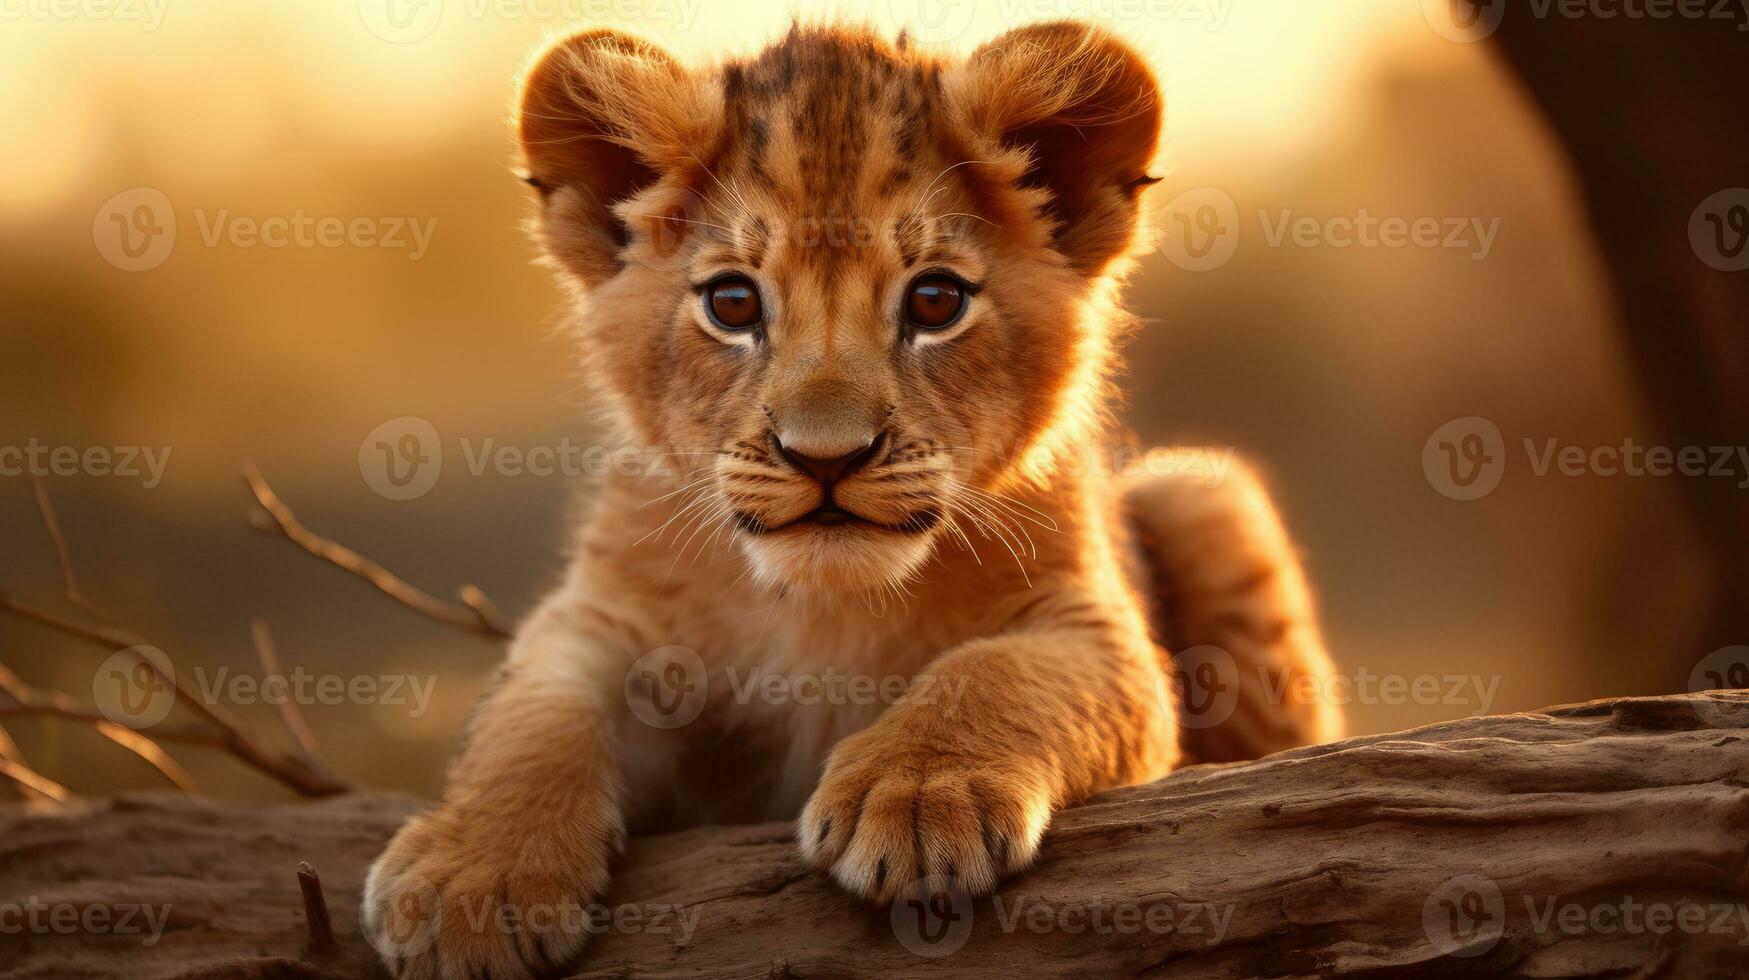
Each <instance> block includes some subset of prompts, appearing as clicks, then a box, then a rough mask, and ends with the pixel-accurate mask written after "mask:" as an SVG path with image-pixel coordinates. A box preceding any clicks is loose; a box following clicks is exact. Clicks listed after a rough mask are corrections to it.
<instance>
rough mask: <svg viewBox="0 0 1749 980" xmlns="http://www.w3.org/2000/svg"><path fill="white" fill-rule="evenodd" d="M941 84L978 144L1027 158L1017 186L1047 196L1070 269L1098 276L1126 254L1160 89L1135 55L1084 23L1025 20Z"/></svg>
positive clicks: (1154, 138)
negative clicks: (1041, 191) (1027, 23)
mask: <svg viewBox="0 0 1749 980" xmlns="http://www.w3.org/2000/svg"><path fill="white" fill-rule="evenodd" d="M950 85H951V89H950V95H949V98H950V100H951V103H952V105H953V107H954V109H955V112H956V113H957V115H958V116H959V118H960V121H961V123H962V124H963V125H964V126H966V127H967V128H969V129H970V130H971V131H972V132H973V134H975V135H976V136H977V137H978V138H979V139H980V140H982V141H983V142H984V144H985V146H986V147H994V148H1001V149H1020V150H1026V151H1028V152H1029V153H1030V154H1031V164H1030V165H1029V166H1028V168H1027V170H1026V174H1025V176H1024V177H1023V178H1022V180H1021V183H1022V184H1023V185H1024V186H1027V187H1038V188H1042V189H1044V190H1045V191H1047V192H1048V193H1049V195H1050V199H1049V202H1048V203H1047V204H1046V205H1045V210H1046V212H1047V214H1048V216H1049V217H1051V218H1053V219H1055V221H1056V222H1057V228H1056V231H1055V234H1054V240H1055V244H1056V246H1057V249H1058V250H1059V251H1061V252H1062V253H1063V254H1064V256H1066V257H1067V258H1068V260H1069V262H1070V264H1071V265H1072V266H1074V267H1075V268H1076V269H1077V270H1079V271H1081V272H1082V273H1083V274H1086V275H1089V276H1092V275H1097V274H1098V273H1100V272H1101V271H1103V270H1104V269H1105V268H1106V266H1107V265H1108V264H1109V263H1110V262H1111V261H1112V260H1113V259H1115V258H1117V257H1118V256H1120V255H1122V254H1124V253H1125V252H1126V251H1128V250H1129V247H1130V243H1131V241H1132V239H1133V236H1134V233H1135V227H1136V220H1137V217H1138V213H1139V209H1140V204H1139V196H1140V192H1141V190H1142V188H1144V187H1146V186H1147V185H1149V184H1151V183H1154V181H1155V178H1151V177H1149V176H1148V166H1149V164H1150V163H1152V161H1153V158H1154V152H1155V148H1156V145H1157V144H1158V142H1159V138H1160V104H1161V96H1160V86H1159V84H1158V83H1157V82H1156V81H1155V80H1154V74H1153V72H1152V71H1150V70H1149V68H1148V66H1147V64H1146V63H1145V62H1144V61H1143V60H1142V58H1141V56H1140V55H1138V54H1137V53H1136V52H1135V51H1134V50H1132V49H1131V48H1130V47H1129V46H1128V45H1126V44H1124V43H1123V42H1122V41H1119V40H1118V39H1117V38H1115V37H1113V36H1112V35H1110V34H1107V33H1106V32H1105V31H1102V30H1099V29H1097V28H1093V27H1088V26H1087V25H1084V24H1072V23H1049V24H1034V25H1030V26H1027V27H1022V28H1017V29H1016V30H1012V31H1009V32H1008V33H1006V34H1003V35H1002V36H1001V37H998V38H996V39H995V40H993V41H990V42H989V43H987V44H985V45H983V46H982V47H980V48H978V49H977V50H976V51H975V52H973V53H972V55H971V57H970V58H968V59H967V60H966V62H965V64H964V65H962V66H960V67H959V68H958V69H957V70H956V71H955V72H954V73H953V75H952V76H951V81H950Z"/></svg>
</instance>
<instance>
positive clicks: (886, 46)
mask: <svg viewBox="0 0 1749 980" xmlns="http://www.w3.org/2000/svg"><path fill="white" fill-rule="evenodd" d="M943 73H944V66H943V64H942V63H941V62H939V61H937V60H935V59H933V58H931V57H928V56H925V55H921V54H918V53H915V52H913V51H911V50H908V49H907V48H905V47H903V46H901V45H895V44H891V43H888V42H887V41H885V40H884V39H882V38H880V37H878V36H876V35H875V34H873V33H870V32H867V31H862V30H853V29H846V28H825V27H800V26H797V27H794V28H792V29H791V30H790V32H789V33H788V35H786V36H785V37H784V38H783V39H782V40H780V41H778V42H777V43H775V44H773V45H771V46H770V47H768V48H766V49H765V50H764V51H763V52H761V53H760V54H758V55H756V56H754V57H752V58H750V59H747V60H744V61H736V62H731V63H729V64H727V65H725V66H724V67H723V68H722V70H721V72H720V79H721V85H722V100H723V111H724V121H725V125H724V126H723V129H722V143H721V145H720V149H719V154H718V157H717V160H716V161H715V162H714V163H713V164H712V167H711V169H712V170H713V172H714V173H715V174H716V175H717V176H718V178H719V179H721V180H725V181H729V182H732V183H734V184H735V186H737V187H741V186H754V187H758V188H760V189H761V190H763V191H765V192H766V193H767V195H768V196H769V198H770V199H771V200H772V201H773V202H774V203H775V204H776V205H777V206H778V207H779V208H781V209H782V210H784V211H786V212H788V213H787V214H786V215H784V216H783V217H785V218H788V219H790V220H792V221H793V220H797V219H803V220H808V221H812V222H815V223H822V222H824V223H831V222H844V223H848V222H853V221H854V222H876V223H885V224H887V225H889V226H893V227H886V228H881V229H878V231H879V233H880V234H883V235H885V236H887V237H889V238H895V239H896V238H897V236H898V234H899V232H900V229H899V228H897V227H896V226H897V225H899V224H901V223H902V219H903V218H904V217H905V215H904V213H903V210H904V209H902V208H894V207H893V205H895V204H897V203H899V201H900V198H901V197H903V195H905V194H906V193H907V192H912V193H914V192H915V190H916V185H917V184H918V182H919V180H922V181H924V182H927V181H928V180H929V179H930V178H931V177H933V176H934V175H935V174H937V173H938V172H940V171H941V170H942V169H943V168H944V167H947V166H949V165H951V164H952V163H953V162H956V161H954V160H950V159H948V157H949V156H951V155H952V154H953V153H955V152H957V151H959V150H960V149H961V147H960V146H959V140H957V139H956V138H955V136H954V133H953V131H952V128H951V127H950V126H949V125H947V122H946V121H947V119H948V118H949V114H948V113H947V112H946V111H945V108H944V106H943V104H942V100H943V92H944V86H943ZM713 203H716V204H724V203H727V204H730V205H736V204H743V203H744V202H736V201H732V200H731V201H727V202H724V201H715V202H713ZM870 211H874V212H878V213H866V212H870ZM743 217H744V218H745V219H746V220H748V221H761V222H763V221H765V220H766V216H764V215H744V216H743ZM919 217H920V216H919ZM916 220H917V218H915V217H914V218H913V222H915V221H916ZM770 230H771V229H770V227H769V225H767V226H766V227H764V228H762V229H760V231H762V232H766V233H769V232H770ZM905 234H906V236H907V241H908V242H909V243H910V245H909V247H908V248H906V249H905V251H907V252H913V253H914V252H915V251H917V249H918V248H919V245H918V244H917V243H916V241H915V240H916V239H917V238H918V237H920V236H919V234H918V233H917V232H916V231H914V230H909V231H906V232H905ZM753 237H759V236H757V235H755V236H753ZM848 244H858V242H854V241H851V242H848Z"/></svg>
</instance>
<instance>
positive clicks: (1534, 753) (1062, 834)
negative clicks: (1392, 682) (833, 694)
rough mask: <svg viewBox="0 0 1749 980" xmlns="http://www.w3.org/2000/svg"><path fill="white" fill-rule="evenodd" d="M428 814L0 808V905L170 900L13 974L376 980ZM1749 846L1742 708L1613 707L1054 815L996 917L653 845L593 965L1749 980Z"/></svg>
mask: <svg viewBox="0 0 1749 980" xmlns="http://www.w3.org/2000/svg"><path fill="white" fill-rule="evenodd" d="M416 806H417V804H415V803H413V802H411V801H406V800H401V799H393V798H386V797H376V796H363V795H354V796H347V797H340V798H336V799H332V800H328V801H325V802H321V803H313V804H295V805H287V806H279V807H265V808H263V807H248V806H240V805H233V804H226V803H217V802H211V801H203V800H194V799H187V798H182V797H172V796H159V795H152V796H127V797H121V798H117V799H114V800H110V801H104V802H95V803H92V804H89V805H86V806H82V807H79V808H76V809H74V810H73V811H71V812H63V813H60V814H53V813H48V812H44V811H31V810H27V809H25V808H24V807H23V806H21V805H13V806H9V807H7V808H5V809H0V907H4V906H5V905H6V904H7V903H11V904H13V905H17V906H23V905H25V903H26V901H27V900H28V899H31V898H32V897H34V901H35V904H37V905H39V906H40V905H49V906H53V905H56V904H61V903H64V904H66V905H68V906H72V907H77V908H81V909H83V908H87V907H97V906H108V907H113V908H115V909H116V914H117V917H119V913H120V911H121V909H122V906H123V905H125V903H141V904H144V905H149V906H153V907H155V908H158V909H162V908H163V907H165V906H168V908H169V919H168V927H167V929H166V930H165V931H164V932H163V934H162V937H161V938H160V939H159V940H158V941H157V942H156V943H153V944H151V945H147V944H146V942H145V939H146V938H147V937H146V936H144V935H141V934H126V933H123V932H121V930H120V929H119V928H117V929H114V930H110V931H89V930H85V929H83V928H75V929H74V930H73V931H71V932H70V933H67V934H60V933H56V932H55V931H54V930H53V929H52V928H49V929H47V930H43V929H38V930H36V931H32V930H31V929H30V928H25V929H23V930H22V931H19V930H18V929H17V928H16V927H17V926H18V925H19V924H20V920H19V919H18V917H17V914H16V913H14V914H13V917H12V918H10V919H8V918H6V917H5V916H4V915H0V976H6V977H15V976H28V977H35V976H55V977H60V976H93V975H95V976H117V977H130V978H159V977H364V976H377V975H379V972H378V969H377V967H376V965H375V962H374V957H373V956H372V955H371V954H370V952H369V950H367V949H366V948H365V946H364V944H363V942H362V941H361V940H360V938H359V929H358V916H357V911H358V899H359V891H360V881H361V878H362V875H363V873H364V870H365V868H366V866H367V865H368V863H369V861H370V860H371V858H372V857H373V856H374V855H375V854H376V853H377V850H378V849H379V848H380V847H381V846H382V844H383V842H384V841H385V840H387V838H388V837H389V835H390V833H391V832H392V831H393V829H394V828H395V826H396V825H397V824H398V823H399V821H400V820H401V819H402V818H404V817H405V816H406V815H407V814H408V813H410V812H412V811H413V810H414V809H415V808H416ZM1746 845H1749V692H1731V693H1716V692H1715V693H1708V694H1698V695H1681V696H1670V697H1654V698H1629V699H1621V700H1610V701H1598V702H1594V703H1591V704H1585V705H1575V706H1568V707H1562V708H1553V709H1549V710H1548V711H1546V712H1542V713H1536V714H1521V715H1505V716H1496V717H1486V718H1470V719H1463V720H1459V721H1453V722H1449V723H1446V724H1441V725H1435V726H1432V727H1429V728H1423V729H1419V730H1416V731H1413V732H1408V733H1404V734H1400V735H1390V736H1379V737H1368V738H1356V739H1349V740H1347V741H1344V742H1340V743H1336V744H1332V745H1326V746H1318V747H1313V748H1307V749H1298V750H1294V751H1291V752H1286V753H1282V754H1279V755H1275V756H1271V757H1269V758H1267V759H1263V760H1260V761H1257V762H1250V763H1239V764H1233V765H1228V766H1199V767H1193V768H1190V769H1186V770H1183V771H1180V772H1178V773H1176V774H1174V775H1173V776H1171V777H1169V778H1167V779H1164V780H1162V781H1160V782H1158V783H1155V784H1152V785H1149V786H1140V787H1133V788H1130V789H1125V790H1120V791H1117V792H1113V793H1108V794H1105V795H1103V796H1101V797H1099V798H1097V799H1095V800H1093V801H1091V802H1089V803H1087V804H1085V805H1083V806H1080V807H1076V808H1075V809H1073V810H1069V811H1066V812H1064V813H1061V814H1059V815H1058V816H1057V818H1056V820H1055V821H1054V823H1053V825H1052V828H1051V830H1050V833H1049V836H1048V838H1047V840H1046V842H1045V846H1044V848H1043V856H1042V857H1041V859H1040V861H1039V862H1038V864H1037V866H1036V867H1034V868H1033V869H1032V870H1031V871H1029V872H1027V873H1026V874H1024V875H1022V876H1020V877H1018V878H1016V879H1014V880H1013V881H1011V882H1009V883H1008V884H1007V885H1005V886H1004V887H1003V889H1002V890H1001V892H1000V893H999V894H998V896H996V897H995V898H985V899H980V900H979V901H977V902H975V903H969V902H963V901H961V902H952V901H951V900H949V899H945V898H943V899H941V900H939V901H937V902H936V903H935V904H933V905H927V906H925V908H926V909H927V910H931V911H928V912H927V915H928V917H926V918H924V919H919V917H918V910H917V909H916V908H915V907H912V906H908V905H904V904H901V905H900V906H899V907H898V908H897V909H896V910H888V909H873V910H871V909H868V908H864V907H862V906H860V905H858V904H856V903H854V902H852V901H851V900H850V899H848V898H847V897H845V896H844V895H843V894H841V893H840V892H839V891H837V890H836V889H835V888H834V887H833V886H832V885H831V883H830V882H828V881H826V880H825V879H823V878H821V877H820V876H818V875H815V874H811V873H810V872H808V871H807V870H806V869H804V868H803V867H802V866H801V865H800V864H799V863H798V862H797V859H796V856H795V852H794V848H793V847H792V845H791V843H790V840H789V827H788V825H784V824H771V825H765V826H757V827H732V828H725V827H712V828H703V829H698V830H693V831H688V832H684V833H680V834H674V835H669V836H665V837H657V838H646V839H640V840H637V841H634V842H633V844H632V846H631V848H630V852H629V853H628V855H627V857H626V858H625V860H624V861H623V862H622V865H621V867H620V869H619V871H618V875H617V877H616V883H615V885H614V890H613V894H612V895H611V896H609V898H608V899H607V904H609V905H613V906H621V905H625V906H629V907H635V908H636V909H637V911H638V912H639V913H640V914H641V917H642V918H641V921H638V922H631V921H630V920H627V919H625V918H624V913H623V912H622V917H621V923H622V926H621V927H620V928H611V927H610V928H608V929H607V930H606V931H604V932H603V933H602V934H601V935H600V936H598V937H597V938H596V939H595V940H594V941H593V942H592V943H591V946H590V949H589V952H588V954H587V956H586V958H585V960H584V961H583V962H582V963H581V964H580V966H579V973H580V975H582V976H588V977H719V976H721V977H766V976H772V977H822V976H877V975H882V976H913V975H915V976H923V975H937V974H942V975H967V974H971V975H976V974H979V973H989V974H991V975H1024V976H1059V975H1077V976H1114V975H1119V974H1157V975H1165V976H1183V977H1251V976H1297V975H1306V976H1311V975H1323V976H1331V975H1336V976H1369V977H1387V976H1403V977H1424V976H1450V975H1502V974H1503V975H1513V976H1537V977H1552V976H1599V977H1601V976H1610V977H1627V976H1677V977H1688V976H1697V977H1710V976H1744V975H1749V894H1746V893H1749V846H1746ZM299 861H308V862H310V863H311V864H312V865H314V866H315V868H316V870H317V871H318V872H320V874H321V879H322V882H323V884H324V886H325V887H326V892H327V904H328V907H329V909H331V910H332V912H333V916H334V932H335V936H336V938H337V940H338V949H337V950H335V951H332V952H328V953H317V952H314V951H312V950H311V949H310V947H309V943H308V936H307V933H306V930H305V927H304V921H303V914H304V913H303V901H302V898H301V897H300V894H299V888H298V881H297V868H298V862H299ZM944 903H946V904H944ZM670 906H679V907H680V909H681V914H680V916H676V915H673V914H663V910H664V909H665V908H667V907H670ZM1696 908H1698V909H1700V910H1702V911H1701V912H1699V913H1697V912H1696V911H1693V909H1696ZM1624 909H1625V910H1626V915H1625V917H1624V916H1623V915H1622V912H1623V910H1624ZM1659 909H1665V910H1668V913H1669V916H1670V918H1669V920H1668V921H1667V922H1665V921H1663V914H1664V913H1662V912H1659V911H1657V910H1659ZM1575 910H1576V911H1575ZM1599 910H1602V911H1599ZM1685 910H1689V911H1685ZM940 911H946V912H948V913H949V915H948V916H945V917H941V918H936V917H934V913H935V912H940ZM659 916H660V918H658V917H659ZM954 916H958V918H954ZM682 918H684V919H685V920H686V921H687V922H690V924H691V929H692V931H691V933H690V935H689V936H685V937H684V939H683V937H682V930H683V928H685V927H684V926H683V925H682ZM1581 920H1582V921H1581ZM919 922H922V923H923V925H924V928H925V930H926V931H928V932H930V933H931V934H942V935H944V938H941V939H939V940H938V941H937V942H936V943H935V944H933V945H931V944H930V941H929V937H927V936H925V935H924V934H923V933H922V932H920V931H919V929H918V923H919ZM1685 923H1686V924H1685ZM1150 924H1151V927H1150ZM1660 924H1662V928H1660V927H1659V926H1660ZM1466 944H1467V945H1466ZM917 950H921V951H922V952H918V951H917ZM1453 953H1467V954H1471V955H1462V956H1459V955H1451V954H1453ZM926 954H928V955H926ZM935 954H944V955H935Z"/></svg>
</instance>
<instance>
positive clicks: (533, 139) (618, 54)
mask: <svg viewBox="0 0 1749 980" xmlns="http://www.w3.org/2000/svg"><path fill="white" fill-rule="evenodd" d="M712 91H713V89H712V87H711V86H709V85H707V84H705V83H704V81H703V80H702V79H698V78H695V77H693V76H692V75H690V74H689V73H688V72H687V71H686V70H685V69H684V68H683V67H681V65H680V63H679V62H678V61H676V60H675V59H674V58H673V57H672V56H671V55H669V54H668V53H667V52H665V51H663V50H662V49H660V48H658V47H656V46H654V45H652V44H650V43H649V42H647V41H643V40H640V39H638V38H634V37H631V36H630V35H626V34H621V33H619V32H617V31H607V30H601V31H589V32H586V33H583V34H577V35H574V36H572V37H569V38H566V39H565V40H563V41H560V42H558V43H557V44H555V45H553V46H552V47H551V48H549V49H547V50H546V51H545V52H544V53H542V54H541V56H540V57H539V58H538V59H537V60H536V61H535V63H534V66H533V67H532V68H531V69H530V70H529V72H528V74H527V76H526V77H525V79H524V81H523V86H522V98H521V100H520V106H519V111H518V113H517V119H516V127H517V134H518V136H519V137H520V139H521V142H522V155H523V161H524V166H525V168H526V174H527V180H528V182H529V184H530V185H532V186H533V187H534V188H535V189H536V190H537V191H539V192H540V196H541V200H542V207H541V218H540V232H541V237H542V240H543V244H544V245H545V246H546V249H547V252H548V254H550V255H552V256H553V257H554V258H555V259H557V260H558V261H559V262H560V263H561V264H562V265H563V266H564V267H565V268H566V269H568V270H570V271H571V272H573V273H575V274H576V275H577V276H578V277H579V278H580V279H581V280H582V281H583V282H584V283H585V284H586V285H589V284H594V283H596V282H599V281H601V280H602V279H605V278H607V277H609V276H611V275H613V274H614V272H616V271H618V268H619V264H620V259H619V253H620V250H621V249H622V248H624V247H625V245H626V243H627V241H628V239H629V237H630V235H631V230H630V229H629V228H628V227H627V223H626V221H627V217H628V216H627V215H625V214H624V213H623V212H622V210H616V207H615V206H616V205H619V204H622V203H624V202H625V201H626V200H627V199H628V198H631V197H633V196H634V195H636V194H638V193H639V192H641V191H644V190H646V189H648V188H649V187H650V186H651V185H653V184H655V183H656V182H658V181H659V180H661V179H662V178H664V177H669V176H676V177H677V178H678V179H679V180H685V179H686V174H688V173H689V172H690V170H691V169H693V168H696V167H698V166H699V164H698V162H697V161H698V159H700V158H701V157H703V156H704V155H705V154H706V153H707V152H708V149H709V145H710V143H711V142H712V141H713V140H714V131H713V126H714V123H715V120H716V118H717V117H718V114H719V113H718V107H716V106H714V105H713V104H712V98H713V96H712Z"/></svg>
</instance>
